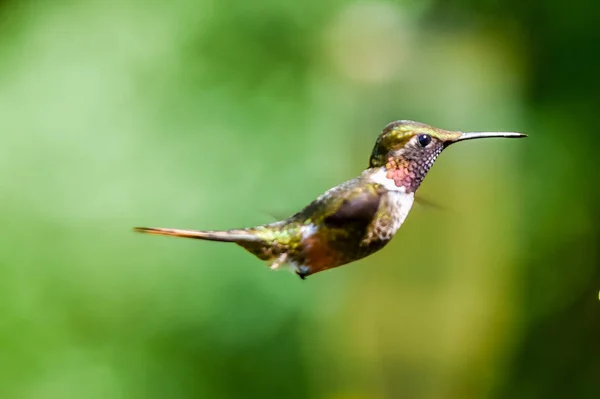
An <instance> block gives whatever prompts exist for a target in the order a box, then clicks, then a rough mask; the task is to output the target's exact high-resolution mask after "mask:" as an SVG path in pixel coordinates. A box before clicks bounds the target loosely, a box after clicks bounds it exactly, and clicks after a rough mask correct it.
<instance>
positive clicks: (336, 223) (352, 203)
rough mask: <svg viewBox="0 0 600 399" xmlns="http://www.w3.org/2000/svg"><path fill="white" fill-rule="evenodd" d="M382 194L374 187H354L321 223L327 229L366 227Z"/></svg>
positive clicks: (371, 219) (375, 211) (374, 213)
mask: <svg viewBox="0 0 600 399" xmlns="http://www.w3.org/2000/svg"><path fill="white" fill-rule="evenodd" d="M382 194H383V192H382V191H380V190H378V189H377V188H376V187H375V186H373V185H369V186H365V187H356V188H354V189H353V190H351V191H349V192H347V193H345V195H344V197H343V198H342V199H341V203H340V204H339V206H338V207H337V210H335V211H333V212H332V213H330V214H327V215H326V216H325V217H324V218H323V223H324V224H325V225H326V226H328V227H338V228H340V227H344V226H347V225H357V224H358V225H364V226H365V227H366V226H368V225H369V224H370V223H371V222H372V221H373V218H374V217H375V215H376V214H377V210H378V209H379V204H380V203H381V197H382Z"/></svg>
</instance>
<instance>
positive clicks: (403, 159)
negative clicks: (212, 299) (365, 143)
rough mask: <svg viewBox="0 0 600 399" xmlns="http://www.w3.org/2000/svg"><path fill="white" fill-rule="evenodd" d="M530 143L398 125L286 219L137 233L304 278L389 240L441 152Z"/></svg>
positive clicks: (489, 134) (401, 122)
mask: <svg viewBox="0 0 600 399" xmlns="http://www.w3.org/2000/svg"><path fill="white" fill-rule="evenodd" d="M492 137H506V138H519V137H527V136H526V135H525V134H522V133H514V132H470V133H463V132H460V131H449V130H443V129H438V128H435V127H432V126H429V125H426V124H424V123H419V122H414V121H409V120H399V121H395V122H391V123H389V124H388V125H387V126H385V128H384V129H383V131H382V132H381V134H380V135H379V136H378V138H377V140H376V142H375V146H374V147H373V151H372V152H371V157H370V158H369V164H368V167H367V168H366V169H365V170H364V171H363V172H362V173H361V174H360V175H359V176H358V177H356V178H354V179H352V180H349V181H346V182H345V183H342V184H340V185H338V186H336V187H333V188H331V189H329V190H327V191H326V192H325V193H323V194H321V195H320V196H319V197H317V198H316V199H315V200H314V201H313V202H311V203H310V204H308V205H307V206H306V207H305V208H304V209H302V210H301V211H299V212H297V213H295V214H293V215H292V216H290V217H288V218H287V219H283V220H280V221H277V222H274V223H269V224H264V225H261V226H255V227H249V228H241V229H231V230H203V231H200V230H183V229H168V228H149V227H136V228H134V230H135V231H137V232H140V233H148V234H158V235H165V236H175V237H186V238H195V239H199V240H209V241H222V242H232V243H235V244H237V245H239V246H240V247H242V248H244V249H245V250H247V251H248V252H250V253H252V254H253V255H255V256H256V257H257V258H259V259H261V260H262V261H264V262H266V263H267V265H268V266H270V268H271V269H273V270H275V269H279V268H280V267H282V266H284V265H285V266H287V267H289V268H290V269H291V270H292V271H293V272H295V273H296V274H297V275H298V276H300V278H302V279H303V280H304V279H306V277H308V276H310V275H312V274H315V273H319V272H322V271H325V270H328V269H332V268H335V267H338V266H342V265H346V264H348V263H351V262H354V261H357V260H359V259H362V258H365V257H367V256H369V255H371V254H373V253H375V252H377V251H379V250H380V249H382V248H383V247H384V246H385V245H386V244H387V243H389V242H390V240H391V239H392V237H393V236H394V235H395V234H396V232H397V231H398V229H399V228H400V226H402V223H404V220H405V219H406V217H407V215H408V213H409V211H410V209H411V207H412V205H413V202H414V200H415V192H416V191H417V190H418V188H419V186H420V185H421V183H422V182H423V179H424V178H425V176H426V175H427V172H428V171H429V169H430V168H431V167H432V166H433V163H434V162H435V160H436V158H437V157H438V155H440V153H441V152H442V151H443V150H444V149H445V148H447V147H448V146H450V145H451V144H454V143H458V142H461V141H465V140H473V139H481V138H492Z"/></svg>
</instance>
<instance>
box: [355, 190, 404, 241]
mask: <svg viewBox="0 0 600 399" xmlns="http://www.w3.org/2000/svg"><path fill="white" fill-rule="evenodd" d="M413 202H414V193H412V192H411V193H405V192H403V191H389V192H387V193H386V194H385V195H384V197H383V198H382V199H381V204H380V205H379V209H378V211H377V214H376V216H375V218H374V219H373V222H372V223H371V225H370V226H369V227H368V229H367V232H366V235H365V238H364V243H365V244H369V243H372V242H375V241H385V242H386V241H389V240H391V239H392V237H393V236H394V234H396V232H397V231H398V229H399V228H400V226H402V223H404V220H405V219H406V216H408V212H409V211H410V209H411V208H412V204H413Z"/></svg>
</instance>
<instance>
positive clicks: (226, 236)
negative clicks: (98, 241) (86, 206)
mask: <svg viewBox="0 0 600 399" xmlns="http://www.w3.org/2000/svg"><path fill="white" fill-rule="evenodd" d="M133 230H134V231H137V232H138V233H146V234H156V235H162V236H172V237H185V238H195V239H197V240H209V241H221V242H235V243H237V244H240V243H250V242H257V241H262V240H261V239H260V238H259V237H257V236H256V235H255V234H252V233H249V232H248V231H247V230H222V231H199V230H182V229H163V228H160V227H134V228H133Z"/></svg>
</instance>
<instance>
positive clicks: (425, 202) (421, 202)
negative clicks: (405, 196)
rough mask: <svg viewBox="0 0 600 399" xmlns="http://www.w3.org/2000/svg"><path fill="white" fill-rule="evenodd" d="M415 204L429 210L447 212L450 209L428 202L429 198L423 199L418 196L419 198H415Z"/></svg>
mask: <svg viewBox="0 0 600 399" xmlns="http://www.w3.org/2000/svg"><path fill="white" fill-rule="evenodd" d="M415 202H416V203H417V204H419V205H423V206H425V207H427V208H434V209H437V210H439V211H447V210H448V208H446V207H444V206H442V205H440V204H438V203H437V202H434V201H431V200H428V199H427V198H423V197H421V196H418V197H416V196H415Z"/></svg>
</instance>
